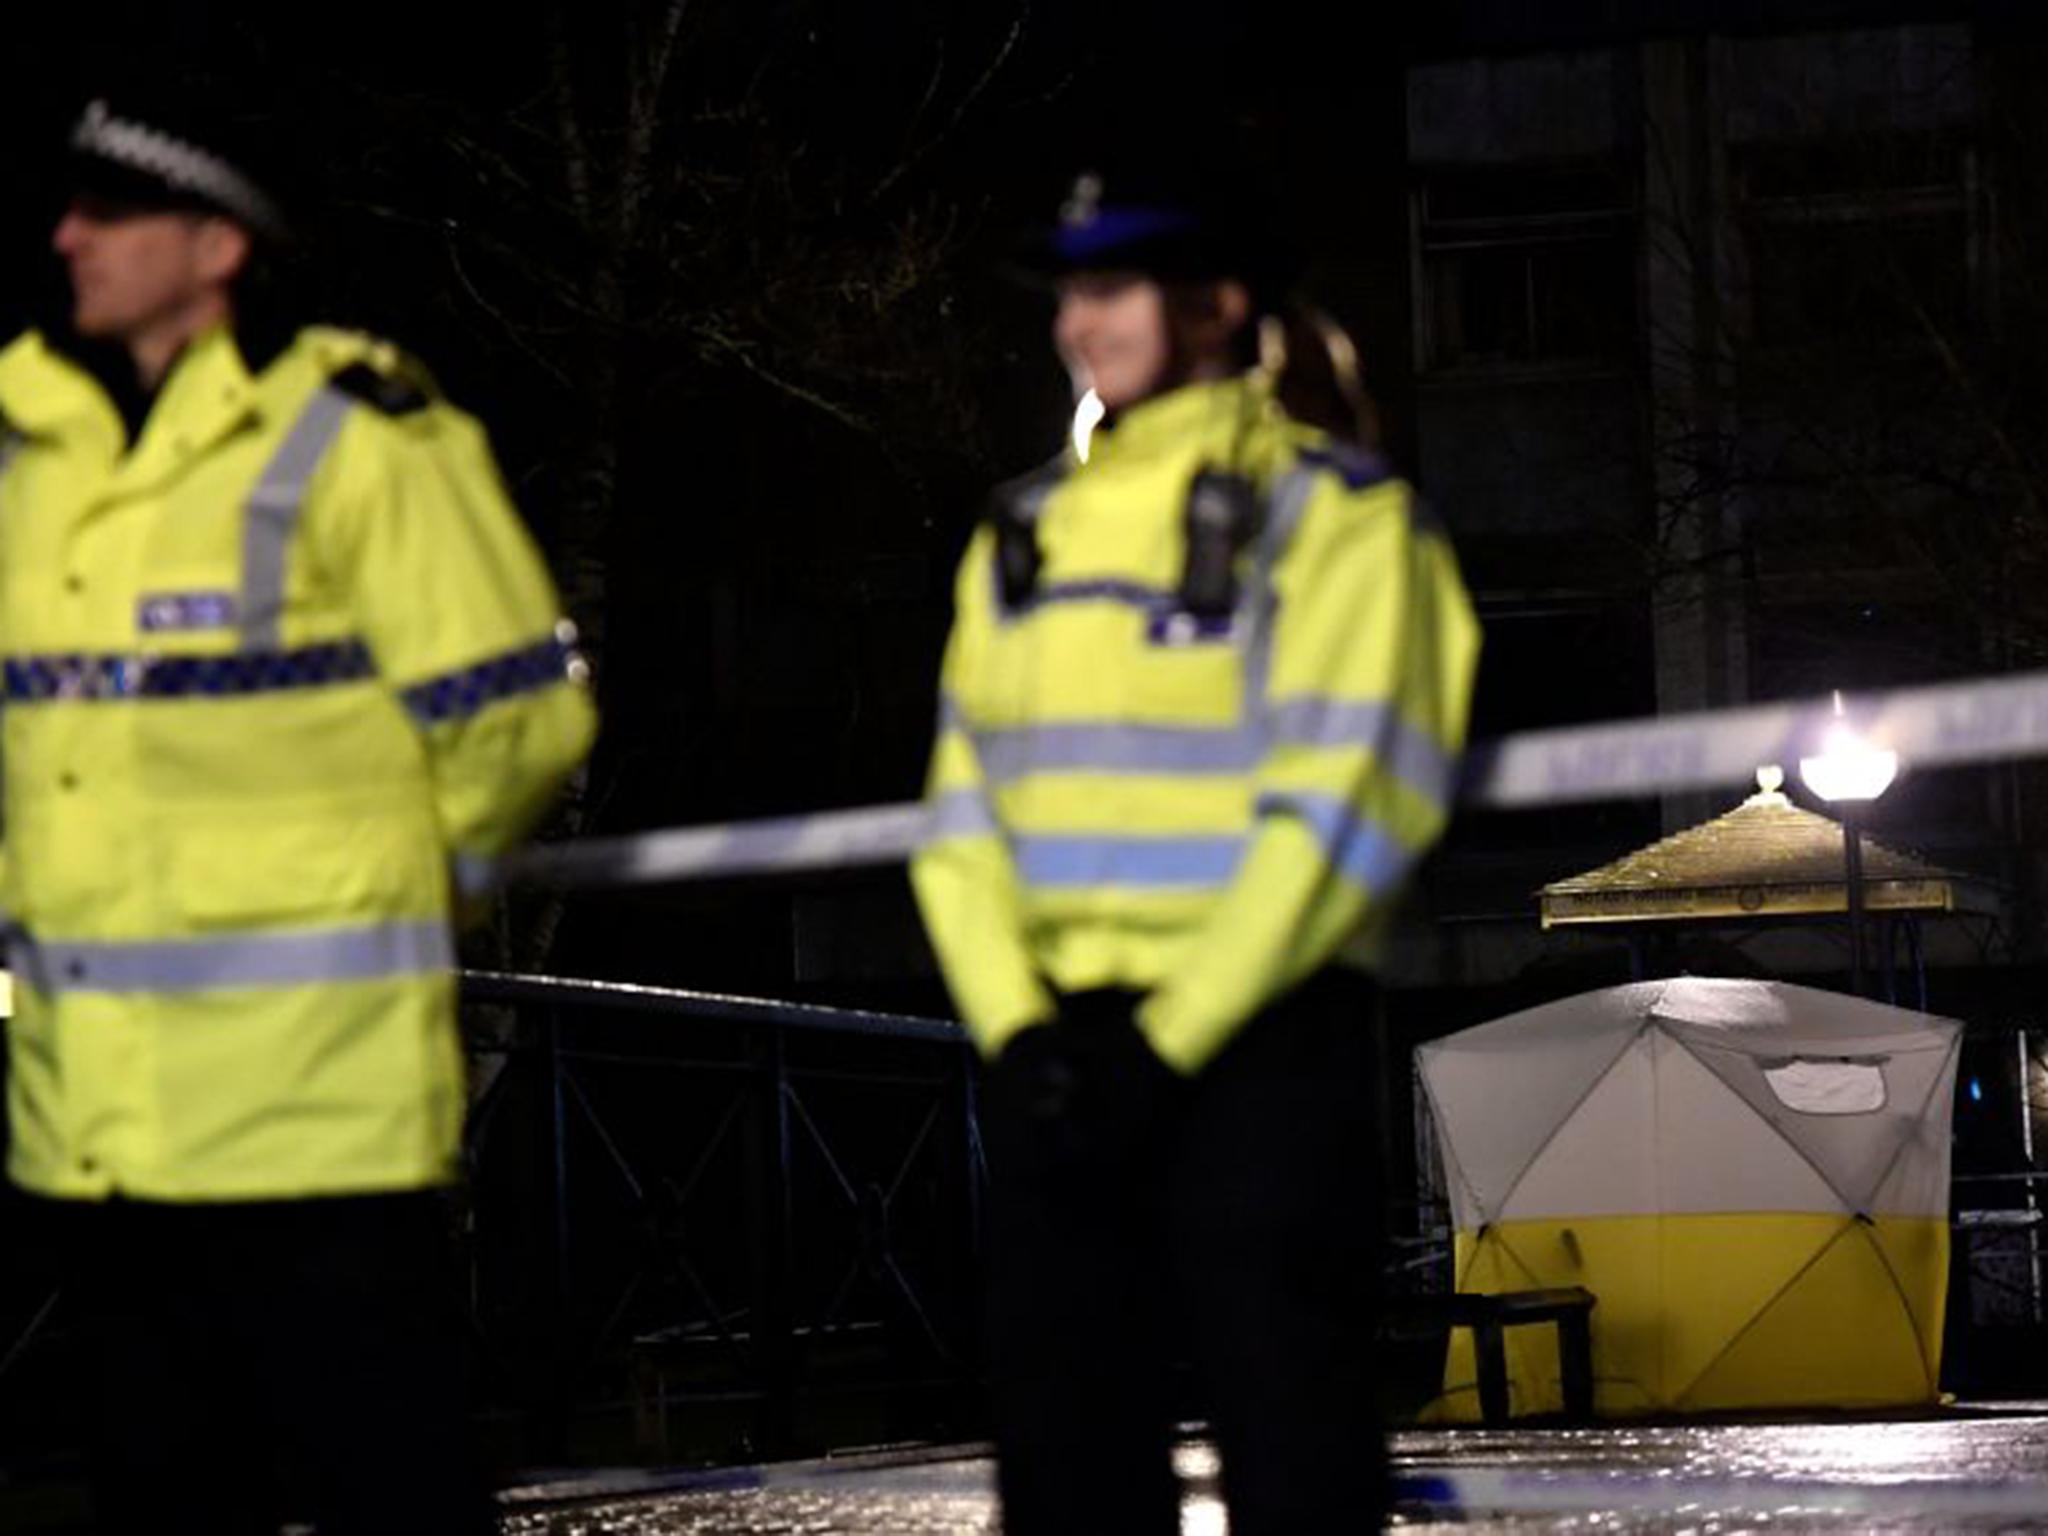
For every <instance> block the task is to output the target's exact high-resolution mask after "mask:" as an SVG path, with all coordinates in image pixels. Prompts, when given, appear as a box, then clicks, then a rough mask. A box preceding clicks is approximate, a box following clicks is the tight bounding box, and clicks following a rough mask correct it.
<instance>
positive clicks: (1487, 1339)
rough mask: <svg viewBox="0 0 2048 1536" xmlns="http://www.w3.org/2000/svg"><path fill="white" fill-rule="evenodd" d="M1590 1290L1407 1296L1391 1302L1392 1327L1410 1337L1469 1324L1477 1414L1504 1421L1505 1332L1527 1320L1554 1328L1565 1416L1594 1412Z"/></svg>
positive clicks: (1588, 1415) (1578, 1416)
mask: <svg viewBox="0 0 2048 1536" xmlns="http://www.w3.org/2000/svg"><path fill="white" fill-rule="evenodd" d="M1593 1302H1594V1296H1593V1293H1592V1292H1591V1291H1589V1290H1587V1289H1586V1288H1585V1287H1584V1286H1581V1285H1566V1286H1558V1287H1555V1288H1552V1289H1549V1290H1540V1291H1502V1292H1500V1293H1498V1294H1496V1295H1490V1296H1488V1295H1481V1294H1479V1293H1477V1292H1471V1291H1458V1292H1454V1293H1453V1294H1451V1295H1448V1296H1408V1297H1403V1298H1401V1299H1400V1300H1398V1301H1396V1302H1393V1303H1392V1304H1391V1305H1390V1307H1389V1314H1388V1320H1389V1323H1390V1325H1391V1326H1392V1328H1393V1329H1394V1330H1395V1331H1397V1332H1399V1333H1402V1334H1404V1335H1408V1336H1413V1335H1414V1334H1415V1333H1417V1332H1419V1331H1422V1330H1439V1329H1450V1328H1470V1329H1471V1330H1472V1353H1473V1355H1474V1357H1475V1358H1476V1359H1477V1361H1478V1365H1479V1416H1480V1418H1481V1419H1482V1420H1483V1421H1484V1422H1485V1423H1487V1424H1505V1423H1507V1422H1508V1357H1507V1339H1506V1334H1507V1330H1508V1329H1510V1328H1518V1327H1522V1326H1524V1325H1526V1324H1542V1323H1550V1324H1553V1325H1554V1326H1555V1327H1556V1329H1557V1359H1558V1366H1559V1369H1560V1372H1561V1374H1562V1375H1563V1378H1564V1411H1565V1414H1566V1416H1567V1417H1569V1418H1574V1419H1590V1418H1591V1417H1592V1416H1593Z"/></svg>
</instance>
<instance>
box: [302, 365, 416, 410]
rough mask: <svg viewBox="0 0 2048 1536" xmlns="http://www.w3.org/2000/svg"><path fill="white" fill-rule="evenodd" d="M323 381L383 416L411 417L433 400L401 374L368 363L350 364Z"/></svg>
mask: <svg viewBox="0 0 2048 1536" xmlns="http://www.w3.org/2000/svg"><path fill="white" fill-rule="evenodd" d="M327 382H328V383H329V384H331V385H333V386H334V387H335V388H336V389H338V390H340V391H341V392H342V393H343V394H344V395H347V396H348V397H349V398H350V399H351V400H360V401H362V402H363V404H365V405H367V406H370V407H371V408H373V409H375V410H378V411H382V412H383V413H384V414H385V415H386V416H411V415H413V414H414V413H416V412H419V411H423V410H425V409H426V408H427V407H428V406H430V405H432V404H433V403H434V397H433V396H432V395H430V394H429V393H428V392H427V391H426V389H425V388H423V387H422V386H421V385H420V384H418V383H416V382H415V381H414V380H412V379H408V378H406V377H405V376H403V375H402V374H395V373H381V372H379V371H378V370H377V369H375V368H372V367H371V366H370V365H369V364H368V363H350V364H349V365H348V366H347V367H346V368H344V369H342V370H341V371H340V372H338V373H335V374H333V375H331V376H330V377H329V378H328V380H327Z"/></svg>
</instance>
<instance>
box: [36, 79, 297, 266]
mask: <svg viewBox="0 0 2048 1536" xmlns="http://www.w3.org/2000/svg"><path fill="white" fill-rule="evenodd" d="M225 99H226V96H225V93H223V92H220V91H218V90H217V89H210V88H204V87H200V86H196V85H194V84H191V83H179V84H173V85H169V86H165V87H150V86H137V85H129V86H123V87H120V88H117V89H115V90H110V91H109V92H108V93H107V94H106V95H104V96H101V97H98V98H95V99H94V100H93V101H92V102H91V103H90V104H88V105H87V107H86V108H85V110H84V112H83V113H81V114H80V116H79V118H78V121H77V122H76V123H75V124H74V125H73V127H72V130H71V167H70V173H71V174H70V191H71V194H72V196H73V198H74V199H75V200H77V201H79V202H82V203H86V204H88V205H96V206H98V207H99V208H100V209H102V210H104V211H106V212H109V213H120V212H131V213H154V212H170V211H188V212H197V213H211V214H216V215H220V216H223V217H226V218H229V219H233V220H234V221H235V222H236V223H238V224H240V225H242V226H243V227H244V228H245V229H247V230H248V231H249V232H250V234H252V235H254V236H256V237H257V238H258V239H261V240H266V241H269V242H272V243H278V244H281V243H284V242H286V241H288V240H289V238H290V236H291V221H290V219H289V217H288V215H287V212H286V198H285V196H284V195H283V189H282V187H281V185H280V183H281V181H282V174H283V173H282V171H281V169H280V167H279V164H278V163H277V160H276V158H275V156H276V139H277V135H276V132H275V125H273V124H269V123H266V122H264V121H262V120H261V119H260V118H258V117H256V116H254V115H244V114H238V113H236V112H234V111H232V110H230V109H227V108H225V107H224V106H223V105H222V103H223V101H224V100H225Z"/></svg>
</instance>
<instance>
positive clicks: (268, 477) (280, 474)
mask: <svg viewBox="0 0 2048 1536" xmlns="http://www.w3.org/2000/svg"><path fill="white" fill-rule="evenodd" d="M354 404H355V402H354V401H353V400H351V399H349V397H348V396H347V395H344V394H343V393H342V392H341V391H340V390H338V389H335V388H333V387H332V386H329V385H323V386H322V387H321V388H319V389H317V390H315V391H314V392H313V398H312V399H310V400H308V401H307V402H306V406H305V409H304V410H302V411H300V412H299V419H298V420H297V421H295V422H293V423H292V427H291V430H290V431H289V432H287V433H286V434H285V436H284V441H283V442H282V443H280V444H278V447H277V452H276V453H274V454H272V455H271V457H270V462H269V463H268V464H266V465H264V466H263V476H262V478H261V479H259V480H258V481H257V482H256V489H255V490H253V491H251V492H250V493H249V501H248V507H247V512H246V514H245V516H244V518H243V523H242V594H241V602H240V618H241V628H242V649H244V650H246V651H274V650H276V649H277V648H278V644H279V640H278V622H279V620H280V619H281V618H282V617H283V615H284V572H285V560H286V557H287V555H288V554H289V553H290V551H291V541H292V534H293V533H294V532H295V531H296V530H297V528H298V524H299V513H300V512H301V510H303V508H304V506H305V501H306V487H307V486H308V485H309V484H311V483H312V479H313V472H314V471H315V470H317V469H318V468H319V467H320V461H321V459H322V458H324V457H325V456H326V454H327V449H328V446H329V445H330V444H331V443H332V442H333V441H334V438H335V434H336V433H338V432H340V431H341V424H342V422H343V421H345V420H346V419H347V417H348V413H349V410H350V408H351V407H353V406H354Z"/></svg>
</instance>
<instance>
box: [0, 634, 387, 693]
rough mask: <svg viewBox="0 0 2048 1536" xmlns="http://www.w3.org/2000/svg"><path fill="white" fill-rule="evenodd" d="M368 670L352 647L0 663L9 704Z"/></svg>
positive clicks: (211, 688)
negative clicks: (215, 654) (210, 654)
mask: <svg viewBox="0 0 2048 1536" xmlns="http://www.w3.org/2000/svg"><path fill="white" fill-rule="evenodd" d="M376 671H377V666H376V663H375V662H374V661H372V660H371V659H370V652H369V648H368V647H367V646H365V645H364V644H363V642H362V641H360V640H336V641H332V642H329V643H328V644H325V645H308V646H301V647H300V648H299V649H298V650H295V651H235V652H230V653H229V654H227V655H225V656H119V655H102V656H83V655H72V656H10V657H7V658H6V660H5V661H4V662H0V677H4V679H5V691H6V697H7V702H8V703H10V704H47V703H51V702H57V701H66V702H68V701H72V700H93V699H184V698H225V697H230V696H235V695H240V694H248V693H275V692H279V691H282V690H285V689H291V688H320V687H325V686H327V685H328V684H330V683H352V682H355V681H357V680H359V679H361V678H366V677H372V676H374V675H375V674H376Z"/></svg>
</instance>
